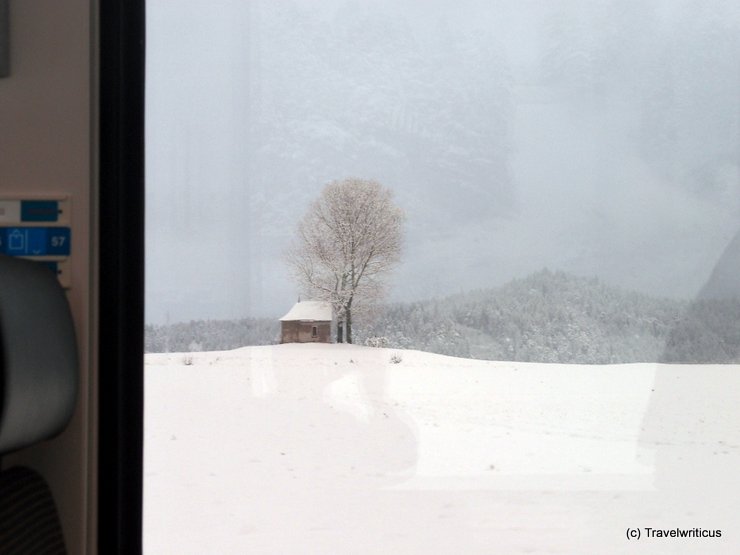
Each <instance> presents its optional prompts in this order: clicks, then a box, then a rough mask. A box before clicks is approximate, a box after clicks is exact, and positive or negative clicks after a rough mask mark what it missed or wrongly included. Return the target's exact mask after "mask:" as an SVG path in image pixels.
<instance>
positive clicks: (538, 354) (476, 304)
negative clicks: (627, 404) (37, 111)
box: [146, 270, 740, 364]
mask: <svg viewBox="0 0 740 555" xmlns="http://www.w3.org/2000/svg"><path fill="white" fill-rule="evenodd" d="M738 315H740V300H737V299H735V300H732V299H721V300H718V299H701V300H697V301H695V302H693V303H689V302H687V301H677V300H672V299H662V298H656V297H650V296H647V295H644V294H641V293H635V292H632V291H626V290H622V289H618V288H614V287H610V286H607V285H605V284H604V283H602V282H600V281H599V280H598V279H596V278H580V277H576V276H573V275H569V274H565V273H563V272H551V271H548V270H543V271H541V272H538V273H536V274H533V275H531V276H529V277H528V278H526V279H519V280H514V281H512V282H510V283H508V284H506V285H504V286H502V287H499V288H494V289H482V290H478V291H474V292H469V293H460V294H458V295H453V296H450V297H446V298H442V299H431V300H427V301H416V302H411V303H394V304H391V305H386V306H383V307H381V308H380V309H379V310H378V312H377V314H376V315H375V317H374V318H373V321H372V323H368V322H366V323H365V324H364V325H361V326H359V328H358V329H357V333H358V342H359V343H364V342H366V341H367V340H368V339H371V338H384V340H383V341H382V343H383V344H384V345H386V346H388V347H398V348H404V349H418V350H422V351H428V352H432V353H438V354H445V355H453V356H460V357H467V358H480V359H488V360H515V361H532V362H560V363H585V364H604V363H623V362H697V363H727V362H735V363H737V362H740V318H738ZM278 337H279V323H278V321H277V318H274V319H268V318H252V319H242V320H208V321H206V320H197V321H191V322H187V323H178V324H172V325H169V326H168V325H157V326H155V325H150V326H147V327H146V350H147V352H188V351H213V350H225V349H234V348H237V347H243V346H247V345H270V344H274V343H276V342H277V341H278Z"/></svg>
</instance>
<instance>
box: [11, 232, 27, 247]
mask: <svg viewBox="0 0 740 555" xmlns="http://www.w3.org/2000/svg"><path fill="white" fill-rule="evenodd" d="M25 249H26V234H25V233H23V232H21V230H20V229H14V230H13V231H11V232H10V233H9V234H8V250H9V251H23V250H25Z"/></svg>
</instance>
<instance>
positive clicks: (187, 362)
mask: <svg viewBox="0 0 740 555" xmlns="http://www.w3.org/2000/svg"><path fill="white" fill-rule="evenodd" d="M182 363H183V364H184V365H185V366H192V365H193V355H184V356H183V357H182Z"/></svg>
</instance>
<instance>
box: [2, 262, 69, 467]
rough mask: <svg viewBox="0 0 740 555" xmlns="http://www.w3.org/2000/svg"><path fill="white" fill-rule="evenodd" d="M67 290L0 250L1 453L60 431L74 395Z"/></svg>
mask: <svg viewBox="0 0 740 555" xmlns="http://www.w3.org/2000/svg"><path fill="white" fill-rule="evenodd" d="M78 365H79V363H78V354H77V343H76V340H75V331H74V324H73V321H72V314H71V313H70V309H69V304H68V302H67V297H66V294H65V293H64V290H63V289H62V287H61V286H60V285H59V282H58V281H57V279H56V276H55V275H54V274H53V273H52V272H51V271H49V269H48V268H46V267H44V266H43V265H41V264H39V263H37V262H33V261H29V260H20V259H15V258H11V257H8V256H4V255H0V454H3V453H7V452H10V451H14V450H17V449H22V448H23V447H27V446H29V445H32V444H34V443H37V442H39V441H42V440H44V439H48V438H50V437H52V436H54V435H56V434H57V433H59V432H61V431H62V430H63V429H64V427H65V426H66V424H67V422H68V421H69V419H70V418H71V416H72V413H73V412H74V407H75V402H76V400H77V385H78Z"/></svg>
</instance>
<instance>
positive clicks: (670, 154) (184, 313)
mask: <svg viewBox="0 0 740 555" xmlns="http://www.w3.org/2000/svg"><path fill="white" fill-rule="evenodd" d="M147 18H148V23H147V29H148V30H147V33H148V36H147V49H148V53H147V56H148V58H147V118H148V120H147V136H146V140H147V329H146V340H147V351H148V354H147V355H146V360H145V364H146V380H147V382H146V385H147V411H146V415H147V416H146V418H147V422H146V424H147V432H146V461H145V476H146V484H145V534H144V535H145V548H146V550H147V552H149V553H168V552H173V553H204V552H213V553H244V552H257V553H300V552H306V551H307V550H308V551H310V552H312V553H358V552H363V553H364V552H367V553H491V552H492V550H494V551H496V552H501V553H527V552H545V551H548V550H553V551H562V552H573V550H577V549H583V550H584V552H590V553H599V552H601V553H604V552H617V551H619V550H622V549H627V547H628V546H627V544H628V542H630V541H632V540H633V539H635V540H636V541H640V542H643V543H645V542H650V543H651V547H650V548H649V549H651V550H652V552H663V551H664V552H666V553H668V552H671V553H674V552H681V550H682V549H685V550H686V552H696V551H695V550H696V549H700V550H706V551H707V552H713V551H712V550H714V549H716V552H728V553H729V552H731V551H730V543H729V542H730V540H729V539H728V538H730V537H732V530H733V522H734V521H733V518H734V516H733V515H734V514H736V513H737V508H738V507H737V501H736V500H737V498H738V495H737V494H738V493H740V492H738V491H737V489H738V486H737V484H740V481H739V480H738V479H737V478H738V474H737V468H740V410H739V409H738V408H737V403H736V396H737V391H738V388H739V387H740V367H739V366H738V364H739V363H740V318H738V315H739V314H740V281H738V279H737V275H738V273H740V231H739V230H738V227H739V225H738V222H739V221H740V101H739V100H738V94H737V93H738V90H740V65H738V59H740V8H738V5H737V2H734V1H732V0H713V1H711V2H696V1H694V0H670V1H669V0H649V1H639V2H637V1H632V0H619V1H618V0H589V1H586V0H559V1H557V2H551V1H544V0H525V1H521V0H496V1H490V0H487V1H483V0H458V1H456V2H452V1H446V0H435V1H431V2H430V1H426V2H422V1H420V0H419V1H416V0H401V1H390V0H388V1H385V0H380V1H374V2H369V1H354V2H350V1H347V2H345V1H342V0H322V1H310V2H309V1H308V0H292V1H286V2H271V1H267V0H253V1H250V2H240V1H236V0H232V1H229V0H220V1H218V2H204V1H202V0H186V1H181V2H176V3H175V2H167V1H165V0H150V1H149V3H148V8H147ZM311 322H315V323H311ZM309 326H310V327H309ZM302 343H310V344H302ZM350 343H351V344H350ZM651 530H652V532H651ZM655 530H666V531H669V532H670V531H671V530H673V531H677V532H676V534H674V535H678V536H680V537H679V538H673V539H671V540H669V539H666V538H661V537H660V534H657V535H656V532H655ZM638 536H639V537H640V539H637V537H638ZM670 541H673V543H669V542H670ZM307 546H310V549H309V548H308V547H307ZM697 546H699V547H697ZM653 548H654V549H653ZM661 550H663V551H661ZM692 550H694V551H692ZM723 550H724V551H723Z"/></svg>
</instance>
